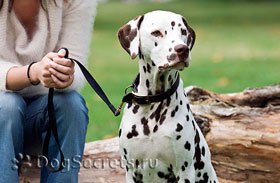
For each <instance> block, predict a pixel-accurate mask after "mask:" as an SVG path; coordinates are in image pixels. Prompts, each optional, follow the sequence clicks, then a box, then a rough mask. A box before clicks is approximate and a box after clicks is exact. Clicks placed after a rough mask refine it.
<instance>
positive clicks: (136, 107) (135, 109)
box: [132, 105, 140, 114]
mask: <svg viewBox="0 0 280 183" xmlns="http://www.w3.org/2000/svg"><path fill="white" fill-rule="evenodd" d="M139 107H140V106H139V105H135V106H134V108H133V110H132V112H133V113H134V114H136V113H137V112H138V109H139Z"/></svg>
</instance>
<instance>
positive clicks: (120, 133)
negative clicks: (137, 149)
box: [119, 129, 122, 137]
mask: <svg viewBox="0 0 280 183" xmlns="http://www.w3.org/2000/svg"><path fill="white" fill-rule="evenodd" d="M121 135H122V129H120V130H119V137H121Z"/></svg>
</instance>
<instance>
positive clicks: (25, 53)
mask: <svg viewBox="0 0 280 183" xmlns="http://www.w3.org/2000/svg"><path fill="white" fill-rule="evenodd" d="M50 2H52V1H50ZM56 2H57V5H58V6H56V5H55V4H53V3H50V4H49V5H48V6H47V10H48V11H44V10H43V9H42V8H41V7H40V10H39V14H38V20H37V29H36V31H35V33H34V34H33V38H32V40H28V37H27V34H26V31H25V29H24V27H23V26H22V24H21V23H20V21H19V20H18V18H17V17H16V15H15V13H14V12H13V11H12V12H10V13H9V12H8V0H4V5H3V7H2V9H1V11H0V90H4V91H7V89H6V75H7V72H8V71H9V69H11V68H12V67H15V66H24V65H28V64H30V63H31V62H37V61H40V60H41V59H42V58H43V57H44V56H45V55H46V54H47V53H49V52H57V50H58V49H59V48H61V47H66V48H68V49H69V51H70V57H72V58H75V59H77V60H79V61H81V62H82V63H83V64H86V60H87V54H88V52H89V44H90V40H91V35H92V34H91V32H92V28H93V19H94V16H95V12H96V5H97V2H96V0H67V2H64V0H56ZM26 11H28V10H26ZM74 76H75V79H74V82H73V84H72V85H71V86H69V87H68V88H67V89H66V90H79V89H80V88H81V87H82V86H83V84H84V77H83V75H82V73H81V71H80V69H79V68H78V66H77V64H76V66H75V75H74ZM47 92H48V89H47V88H44V87H43V86H42V85H38V86H31V87H28V88H25V89H23V90H21V91H19V93H20V94H21V95H23V96H34V95H41V94H45V93H47Z"/></svg>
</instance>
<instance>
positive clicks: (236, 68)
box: [81, 0, 280, 141]
mask: <svg viewBox="0 0 280 183" xmlns="http://www.w3.org/2000/svg"><path fill="white" fill-rule="evenodd" d="M279 7H280V2H276V1H271V2H267V1H240V0H239V1H237V0H235V1H230V0H228V1H226V0H224V1H218V0H216V1H213V0H212V1H206V0H191V1H187V0H177V1H172V2H169V3H123V2H115V1H113V2H108V3H104V4H100V5H99V7H98V13H97V17H96V21H95V29H94V32H93V40H92V44H91V54H90V58H89V70H90V72H91V73H92V74H93V75H94V77H95V78H96V79H97V80H98V82H99V83H100V85H101V86H102V87H103V89H104V90H105V92H106V93H107V94H108V96H109V98H110V99H111V101H112V103H113V104H114V105H116V106H118V105H119V103H120V101H121V98H122V96H123V94H124V88H125V87H126V86H128V85H129V84H130V83H131V82H132V80H133V78H134V76H135V75H136V73H137V72H138V63H137V60H131V59H130V57H129V56H128V54H127V53H126V52H125V51H124V50H123V49H122V48H121V46H120V44H119V42H118V39H117V36H116V33H117V30H118V29H119V28H120V27H121V26H122V25H123V24H125V23H127V22H128V21H129V20H130V19H132V18H134V17H136V16H138V15H140V14H144V13H146V12H148V11H152V10H157V9H161V10H169V11H174V12H177V13H179V14H182V15H183V16H185V17H186V18H187V20H188V22H189V24H190V25H191V26H192V27H193V29H194V30H195V31H196V34H197V41H196V44H195V46H194V49H193V51H192V62H191V65H190V67H189V68H188V69H186V70H184V71H183V72H182V73H181V76H182V78H183V80H184V85H185V86H188V85H196V86H200V87H202V88H205V89H207V90H211V91H215V92H218V93H231V92H238V91H242V90H244V89H245V88H248V87H260V86H265V85H271V84H276V83H279V78H280V72H279V68H280V21H279V20H280V11H279ZM81 93H82V95H83V96H84V97H85V99H86V101H87V104H88V107H89V111H90V114H89V116H90V125H89V128H88V133H87V141H92V140H97V139H103V138H107V137H111V136H116V135H117V133H118V127H119V123H120V120H121V117H117V118H115V117H114V116H113V115H112V114H111V111H110V110H109V109H108V108H107V106H106V105H105V104H104V103H103V102H102V101H101V100H100V99H99V98H98V97H97V95H96V94H95V93H94V92H93V91H92V89H91V88H90V87H89V86H88V85H86V86H85V88H84V89H83V90H82V92H81Z"/></svg>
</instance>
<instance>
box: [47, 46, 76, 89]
mask: <svg viewBox="0 0 280 183" xmlns="http://www.w3.org/2000/svg"><path fill="white" fill-rule="evenodd" d="M65 54H66V52H65V50H63V49H61V50H60V51H59V52H58V53H57V55H56V56H55V57H53V59H52V60H53V62H51V64H50V68H49V72H50V73H51V78H52V80H53V82H54V83H55V85H56V86H55V88H58V89H63V88H66V87H68V86H70V85H71V84H72V83H73V80H74V72H75V69H74V66H75V63H74V62H72V61H71V60H69V59H66V58H64V56H65Z"/></svg>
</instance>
